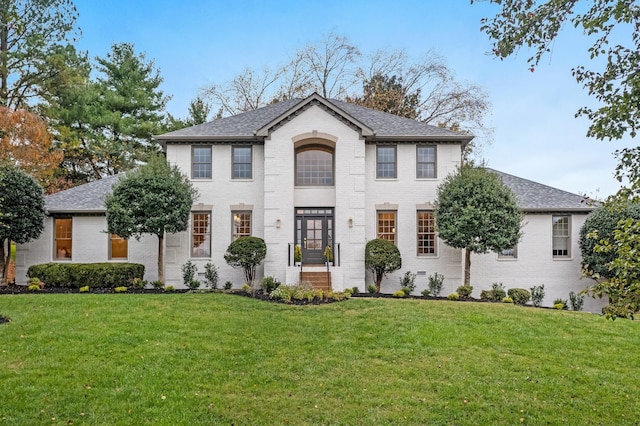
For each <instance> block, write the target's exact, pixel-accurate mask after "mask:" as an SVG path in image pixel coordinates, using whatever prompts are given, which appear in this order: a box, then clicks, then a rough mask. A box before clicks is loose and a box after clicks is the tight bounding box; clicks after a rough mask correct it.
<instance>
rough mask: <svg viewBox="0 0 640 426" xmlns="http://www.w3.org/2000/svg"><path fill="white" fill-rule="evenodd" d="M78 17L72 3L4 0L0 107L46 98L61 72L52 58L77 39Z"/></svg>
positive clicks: (0, 21)
mask: <svg viewBox="0 0 640 426" xmlns="http://www.w3.org/2000/svg"><path fill="white" fill-rule="evenodd" d="M77 17H78V13H77V11H76V8H75V5H74V4H73V2H72V1H71V0H0V105H4V106H6V107H9V108H11V109H17V108H24V107H26V106H27V105H28V104H29V102H30V101H31V100H33V99H37V98H41V97H42V96H44V95H46V86H47V85H46V82H47V81H48V80H49V79H51V78H53V77H54V76H55V75H56V73H57V69H55V68H51V67H49V66H48V58H49V57H50V55H51V54H52V52H53V51H54V50H55V49H56V48H57V47H58V46H59V45H64V44H67V42H69V41H72V39H73V37H75V35H76V34H77V32H78V31H77V30H76V27H75V24H76V19H77Z"/></svg>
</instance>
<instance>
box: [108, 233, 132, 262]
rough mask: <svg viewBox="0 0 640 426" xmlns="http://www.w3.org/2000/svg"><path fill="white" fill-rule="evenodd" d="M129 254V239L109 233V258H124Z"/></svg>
mask: <svg viewBox="0 0 640 426" xmlns="http://www.w3.org/2000/svg"><path fill="white" fill-rule="evenodd" d="M128 254H129V241H127V240H125V239H124V238H121V237H119V236H118V235H115V234H111V259H126V258H127V257H128Z"/></svg>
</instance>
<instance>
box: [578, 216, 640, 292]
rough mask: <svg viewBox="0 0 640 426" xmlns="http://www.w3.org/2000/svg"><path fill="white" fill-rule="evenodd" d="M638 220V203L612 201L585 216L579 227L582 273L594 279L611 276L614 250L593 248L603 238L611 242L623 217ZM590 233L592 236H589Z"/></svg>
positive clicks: (614, 255)
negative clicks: (582, 223)
mask: <svg viewBox="0 0 640 426" xmlns="http://www.w3.org/2000/svg"><path fill="white" fill-rule="evenodd" d="M629 218H631V219H634V220H640V204H638V203H625V204H619V203H613V204H610V205H606V206H600V207H598V208H597V209H595V210H594V211H592V212H591V213H589V216H587V219H586V220H585V221H584V225H582V228H580V240H579V244H580V252H581V253H582V267H583V271H584V274H585V275H587V276H590V277H592V278H594V279H599V278H611V277H612V275H613V272H612V271H611V269H610V268H609V266H610V264H611V262H613V260H614V259H615V258H616V252H615V251H614V250H606V251H603V250H597V251H596V250H595V248H596V246H597V245H599V244H600V242H601V241H603V240H608V241H610V242H613V237H614V231H615V230H616V228H617V226H618V222H619V221H621V220H624V219H629ZM590 235H591V236H592V237H594V238H590Z"/></svg>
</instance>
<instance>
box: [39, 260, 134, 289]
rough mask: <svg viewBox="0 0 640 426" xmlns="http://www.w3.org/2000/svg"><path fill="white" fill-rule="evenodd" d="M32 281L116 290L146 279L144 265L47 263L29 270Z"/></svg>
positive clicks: (51, 284) (53, 284) (70, 286)
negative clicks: (34, 279) (135, 280)
mask: <svg viewBox="0 0 640 426" xmlns="http://www.w3.org/2000/svg"><path fill="white" fill-rule="evenodd" d="M27 276H28V277H29V278H38V279H40V280H41V281H43V282H45V283H47V285H48V286H49V287H65V288H80V287H84V286H86V285H88V286H90V287H93V288H115V287H119V286H122V285H125V284H126V285H132V284H133V280H134V279H136V278H138V279H140V280H142V279H143V278H144V265H142V264H140V263H106V262H105V263H44V264H40V265H32V266H30V267H29V269H28V270H27Z"/></svg>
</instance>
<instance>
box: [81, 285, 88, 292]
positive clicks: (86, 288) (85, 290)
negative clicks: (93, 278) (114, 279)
mask: <svg viewBox="0 0 640 426" xmlns="http://www.w3.org/2000/svg"><path fill="white" fill-rule="evenodd" d="M79 291H80V293H88V292H89V286H88V285H85V286H84V287H80V290H79Z"/></svg>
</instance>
